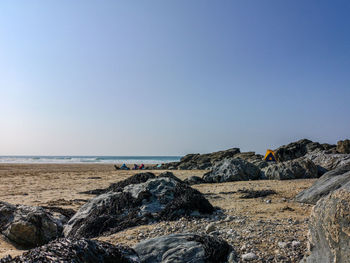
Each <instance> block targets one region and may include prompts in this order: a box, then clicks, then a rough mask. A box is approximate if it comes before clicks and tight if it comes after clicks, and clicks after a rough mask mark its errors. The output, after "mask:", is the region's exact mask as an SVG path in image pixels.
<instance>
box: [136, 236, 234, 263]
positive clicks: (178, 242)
mask: <svg viewBox="0 0 350 263" xmlns="http://www.w3.org/2000/svg"><path fill="white" fill-rule="evenodd" d="M134 249H135V251H136V252H137V253H138V255H139V257H140V259H141V262H142V263H171V262H176V263H187V262H193V263H205V262H216V263H221V262H227V260H228V257H229V256H230V255H231V254H233V250H232V248H231V247H230V245H228V244H227V242H226V241H223V240H221V239H218V238H216V237H213V236H207V235H196V234H190V233H187V234H172V235H168V236H162V237H157V238H152V239H149V240H146V241H142V242H140V243H139V244H137V245H136V246H134Z"/></svg>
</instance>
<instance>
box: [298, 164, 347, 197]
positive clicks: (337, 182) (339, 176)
mask: <svg viewBox="0 0 350 263" xmlns="http://www.w3.org/2000/svg"><path fill="white" fill-rule="evenodd" d="M347 182H350V164H349V165H345V166H341V167H339V168H336V169H335V170H332V171H329V172H327V173H325V174H324V175H323V176H322V177H320V178H319V179H318V180H317V181H316V182H315V183H314V184H313V185H312V186H311V187H310V188H308V189H305V190H304V191H302V192H300V193H299V194H298V195H297V196H296V197H295V200H296V201H298V202H301V203H309V204H316V202H317V201H318V200H319V199H321V198H322V197H324V196H326V195H328V194H329V193H331V192H333V191H334V190H337V189H339V188H340V187H342V186H343V185H344V184H346V183H347Z"/></svg>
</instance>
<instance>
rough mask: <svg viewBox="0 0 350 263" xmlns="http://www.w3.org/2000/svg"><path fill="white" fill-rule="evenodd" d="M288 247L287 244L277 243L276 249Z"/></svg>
mask: <svg viewBox="0 0 350 263" xmlns="http://www.w3.org/2000/svg"><path fill="white" fill-rule="evenodd" d="M287 246H288V243H287V242H278V247H279V248H286V247H287Z"/></svg>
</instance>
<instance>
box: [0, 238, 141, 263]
mask: <svg viewBox="0 0 350 263" xmlns="http://www.w3.org/2000/svg"><path fill="white" fill-rule="evenodd" d="M10 262H11V263H38V262H74V263H140V259H139V257H138V256H137V254H136V253H135V251H134V250H133V249H131V248H128V247H125V246H120V245H112V244H109V243H105V242H99V241H95V240H88V239H65V238H61V239H58V240H55V241H52V242H51V243H49V244H47V245H44V246H41V247H38V248H35V249H32V250H30V251H28V252H25V253H23V255H21V256H17V257H15V258H12V257H11V256H8V257H5V258H3V259H0V263H10Z"/></svg>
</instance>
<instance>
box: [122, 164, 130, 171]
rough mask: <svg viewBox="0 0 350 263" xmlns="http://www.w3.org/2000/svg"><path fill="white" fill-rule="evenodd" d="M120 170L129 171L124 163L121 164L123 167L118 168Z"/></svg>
mask: <svg viewBox="0 0 350 263" xmlns="http://www.w3.org/2000/svg"><path fill="white" fill-rule="evenodd" d="M120 170H130V168H129V167H127V166H126V164H125V163H123V165H122V166H121V167H120Z"/></svg>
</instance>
